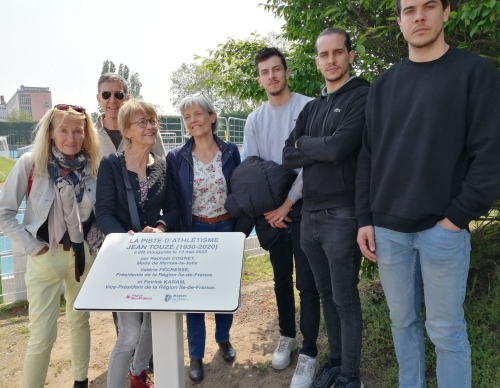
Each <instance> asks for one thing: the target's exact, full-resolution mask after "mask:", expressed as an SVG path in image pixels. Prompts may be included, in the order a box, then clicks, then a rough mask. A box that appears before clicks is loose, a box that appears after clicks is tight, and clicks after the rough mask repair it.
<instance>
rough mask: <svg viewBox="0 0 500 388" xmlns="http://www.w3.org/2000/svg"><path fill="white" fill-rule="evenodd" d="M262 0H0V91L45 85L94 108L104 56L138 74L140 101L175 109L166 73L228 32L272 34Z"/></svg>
mask: <svg viewBox="0 0 500 388" xmlns="http://www.w3.org/2000/svg"><path fill="white" fill-rule="evenodd" d="M262 2H265V0H236V1H235V0H211V1H206V0H174V1H172V0H166V1H165V0H164V1H152V0H120V1H116V0H111V1H102V0H84V1H62V0H61V1H55V0H43V1H38V0H1V1H0V32H1V35H0V95H3V96H5V99H6V100H9V99H10V98H11V97H12V95H13V94H14V93H15V91H16V90H17V89H18V88H19V87H20V86H21V84H23V85H25V86H41V87H47V86H48V87H49V88H50V90H51V92H52V102H53V103H54V104H56V103H61V102H65V103H71V104H77V105H82V106H84V107H85V108H86V109H87V110H88V111H90V112H93V111H96V110H97V102H96V98H95V95H96V93H97V80H98V78H99V75H100V72H101V69H102V63H103V61H104V60H105V59H109V60H112V61H113V62H114V63H115V64H116V66H117V68H118V65H119V64H120V62H123V63H125V64H127V65H128V66H129V67H130V69H131V70H132V71H137V72H139V74H140V79H141V82H142V84H143V87H142V91H141V94H142V95H143V97H144V99H145V100H146V101H150V102H153V103H155V104H158V105H160V106H161V107H162V109H163V111H164V113H169V114H172V113H173V114H177V113H176V112H175V111H174V110H173V108H172V106H171V103H170V99H169V97H170V96H169V93H168V90H169V88H170V76H171V74H172V72H173V71H175V70H177V69H178V68H179V66H180V65H181V64H182V63H183V62H187V63H190V62H193V56H194V55H195V54H197V55H202V56H205V55H206V53H207V52H206V50H208V49H214V48H216V46H217V44H219V43H224V42H225V41H226V40H227V38H228V37H231V36H232V37H235V38H238V39H244V38H246V37H249V36H250V33H251V32H253V31H257V32H258V33H260V34H261V35H267V33H269V32H271V31H275V32H280V29H281V26H282V25H283V22H282V21H280V20H277V19H275V18H274V17H273V16H272V15H271V14H270V13H269V12H267V11H265V10H264V8H263V7H262V6H259V3H262Z"/></svg>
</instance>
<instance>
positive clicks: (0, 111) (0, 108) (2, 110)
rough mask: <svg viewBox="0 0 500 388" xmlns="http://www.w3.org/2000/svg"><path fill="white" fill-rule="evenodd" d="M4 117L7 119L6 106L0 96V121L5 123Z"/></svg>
mask: <svg viewBox="0 0 500 388" xmlns="http://www.w3.org/2000/svg"><path fill="white" fill-rule="evenodd" d="M6 117H7V104H6V103H5V100H4V98H3V96H0V121H5V118H6Z"/></svg>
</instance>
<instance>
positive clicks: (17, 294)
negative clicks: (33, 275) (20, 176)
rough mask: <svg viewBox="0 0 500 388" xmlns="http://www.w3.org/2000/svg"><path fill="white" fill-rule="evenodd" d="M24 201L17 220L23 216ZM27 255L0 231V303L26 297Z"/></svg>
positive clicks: (20, 220)
mask: <svg viewBox="0 0 500 388" xmlns="http://www.w3.org/2000/svg"><path fill="white" fill-rule="evenodd" d="M24 205H25V204H24V202H23V204H21V208H20V209H19V211H18V213H17V216H16V218H17V220H18V221H19V222H22V220H23V217H24ZM26 263H27V257H26V255H25V254H24V253H22V252H21V251H20V250H19V249H18V248H17V247H16V246H15V245H14V244H12V241H11V240H10V239H9V238H8V237H7V236H5V235H4V234H3V233H2V232H1V231H0V303H11V302H17V301H19V300H25V299H26V283H25V282H24V274H25V272H26Z"/></svg>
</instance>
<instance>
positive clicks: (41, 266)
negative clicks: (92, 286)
mask: <svg viewBox="0 0 500 388" xmlns="http://www.w3.org/2000/svg"><path fill="white" fill-rule="evenodd" d="M84 246H85V273H84V274H83V276H81V277H80V282H77V281H76V280H75V257H74V252H73V250H72V249H70V250H69V251H64V250H63V247H62V245H59V247H58V248H57V251H56V253H55V255H54V256H52V255H51V254H50V253H45V254H44V255H41V256H28V266H27V271H26V275H25V280H26V290H27V294H28V302H29V320H30V323H29V325H28V327H29V330H30V333H31V335H30V339H29V342H28V348H27V350H26V358H25V360H24V371H23V388H43V387H44V384H45V377H46V376H47V370H48V367H49V362H50V352H51V351H52V346H53V344H54V342H55V340H56V338H57V318H58V317H59V313H60V300H61V285H62V283H63V282H64V285H65V292H64V297H65V299H66V321H67V323H68V327H69V342H70V346H71V366H72V370H73V377H74V379H75V380H77V381H82V380H85V379H86V378H87V371H88V367H89V359H90V325H89V316H90V314H89V313H88V312H77V311H74V310H73V304H74V303H75V299H76V297H77V295H78V292H80V288H81V287H82V284H83V282H84V281H85V278H86V277H87V274H88V272H89V271H90V267H91V266H92V264H93V262H94V259H95V255H91V254H90V252H89V246H88V244H87V243H84Z"/></svg>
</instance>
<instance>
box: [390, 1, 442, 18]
mask: <svg viewBox="0 0 500 388" xmlns="http://www.w3.org/2000/svg"><path fill="white" fill-rule="evenodd" d="M440 1H441V4H443V9H445V8H446V7H447V6H448V5H450V2H449V1H448V0H440ZM394 5H395V6H396V13H397V14H398V17H399V16H401V0H394Z"/></svg>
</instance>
